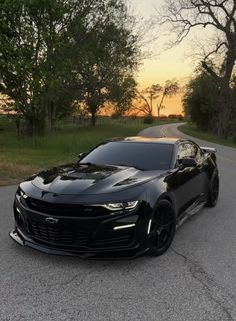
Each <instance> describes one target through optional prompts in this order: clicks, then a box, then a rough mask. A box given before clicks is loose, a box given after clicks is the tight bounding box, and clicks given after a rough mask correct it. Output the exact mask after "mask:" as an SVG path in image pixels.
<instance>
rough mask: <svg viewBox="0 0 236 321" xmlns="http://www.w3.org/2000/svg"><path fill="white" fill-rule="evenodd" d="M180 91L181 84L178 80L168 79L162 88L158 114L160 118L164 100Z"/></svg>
mask: <svg viewBox="0 0 236 321" xmlns="http://www.w3.org/2000/svg"><path fill="white" fill-rule="evenodd" d="M178 91H179V84H178V82H177V81H176V80H167V81H166V82H165V85H164V86H163V87H162V89H161V100H160V102H159V104H157V116H158V118H160V111H161V109H163V108H164V105H163V104H164V100H165V98H166V97H173V96H174V95H176V94H177V93H178Z"/></svg>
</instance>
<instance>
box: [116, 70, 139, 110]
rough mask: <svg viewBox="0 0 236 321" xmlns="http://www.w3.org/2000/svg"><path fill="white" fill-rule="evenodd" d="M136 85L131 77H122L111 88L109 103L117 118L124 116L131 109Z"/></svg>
mask: <svg viewBox="0 0 236 321" xmlns="http://www.w3.org/2000/svg"><path fill="white" fill-rule="evenodd" d="M136 87H137V83H136V81H135V80H134V78H133V76H132V75H127V76H125V77H122V78H121V79H120V80H118V81H117V82H116V84H114V85H113V86H112V88H111V97H110V99H111V101H112V103H113V105H114V108H115V113H116V115H118V116H124V115H125V113H126V112H128V111H129V110H130V109H131V108H132V102H133V100H134V98H135V97H136V92H137V89H136Z"/></svg>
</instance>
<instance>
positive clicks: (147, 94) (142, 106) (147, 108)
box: [135, 80, 179, 117]
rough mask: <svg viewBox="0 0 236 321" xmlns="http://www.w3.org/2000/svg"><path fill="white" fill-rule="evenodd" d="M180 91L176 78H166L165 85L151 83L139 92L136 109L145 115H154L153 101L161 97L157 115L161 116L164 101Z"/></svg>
mask: <svg viewBox="0 0 236 321" xmlns="http://www.w3.org/2000/svg"><path fill="white" fill-rule="evenodd" d="M178 91H179V85H178V82H177V81H176V80H166V82H165V85H164V86H161V85H159V84H155V85H151V87H148V88H147V89H145V90H144V91H142V92H138V102H137V105H136V106H135V109H137V110H138V111H140V112H142V113H144V114H145V115H149V116H153V101H154V100H157V99H158V98H160V101H159V102H158V104H157V115H158V117H160V110H161V109H163V108H164V104H163V103H164V101H165V98H167V97H172V96H174V95H176V94H177V92H178Z"/></svg>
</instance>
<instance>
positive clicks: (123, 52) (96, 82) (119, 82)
mask: <svg viewBox="0 0 236 321" xmlns="http://www.w3.org/2000/svg"><path fill="white" fill-rule="evenodd" d="M95 18H96V19H97V20H98V22H97V24H96V28H94V29H93V30H92V31H91V32H90V33H89V34H88V35H87V42H86V44H85V46H84V47H83V50H84V51H83V53H82V57H84V60H83V65H82V68H81V69H79V71H78V74H79V75H80V77H79V78H80V79H81V80H82V87H83V88H84V103H85V105H86V106H87V108H88V111H89V112H90V114H91V125H92V126H95V122H96V114H97V112H98V111H99V110H100V108H102V107H104V105H105V103H107V102H109V101H112V102H113V103H116V105H117V104H118V105H120V106H121V104H123V107H124V101H123V102H121V100H120V99H121V98H122V99H124V95H125V94H126V95H128V92H125V91H124V89H125V88H124V82H127V83H128V82H129V86H131V87H132V86H134V80H133V76H132V75H133V72H134V71H135V70H136V68H137V66H138V61H139V57H140V55H139V53H140V52H139V48H138V36H137V35H135V34H134V33H133V31H132V30H133V24H134V22H133V18H132V17H130V16H129V15H128V10H127V7H126V5H125V3H124V1H123V0H116V1H113V0H111V1H108V3H107V5H106V6H105V7H104V9H103V11H101V12H96V13H95ZM95 18H93V20H94V19H95ZM131 87H129V88H130V89H131V91H132V88H131ZM114 90H116V92H118V91H120V94H122V95H123V97H121V96H120V94H119V95H115V93H114ZM122 91H123V92H122ZM130 94H131V92H130V93H129V95H130ZM115 99H117V100H115ZM125 99H127V96H126V98H125ZM118 105H117V106H118Z"/></svg>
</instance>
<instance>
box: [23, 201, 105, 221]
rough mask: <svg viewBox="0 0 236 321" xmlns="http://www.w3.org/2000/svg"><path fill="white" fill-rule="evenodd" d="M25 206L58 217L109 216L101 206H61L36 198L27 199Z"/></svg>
mask: <svg viewBox="0 0 236 321" xmlns="http://www.w3.org/2000/svg"><path fill="white" fill-rule="evenodd" d="M25 205H27V207H28V208H30V209H32V210H34V211H37V212H41V213H45V214H51V215H57V216H77V217H79V216H86V217H97V216H104V215H107V214H109V211H108V210H107V209H105V208H103V207H99V206H84V205H82V204H60V203H50V202H45V201H41V200H37V199H34V198H31V197H29V198H27V200H26V201H25Z"/></svg>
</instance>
